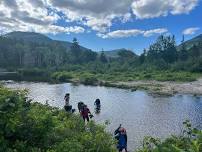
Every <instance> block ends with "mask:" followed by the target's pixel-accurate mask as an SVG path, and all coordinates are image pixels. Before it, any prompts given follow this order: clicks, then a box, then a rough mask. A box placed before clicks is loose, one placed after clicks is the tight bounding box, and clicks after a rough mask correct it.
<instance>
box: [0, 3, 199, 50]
mask: <svg viewBox="0 0 202 152" xmlns="http://www.w3.org/2000/svg"><path fill="white" fill-rule="evenodd" d="M0 21H1V22H0V32H1V33H3V34H4V33H8V32H11V31H32V32H38V33H42V34H46V35H47V36H49V37H51V38H52V39H57V40H63V41H72V39H73V38H74V37H76V38H77V39H78V40H79V43H80V45H82V46H84V47H87V48H90V49H92V50H94V51H100V50H102V49H104V50H113V49H118V48H126V49H131V50H133V51H134V52H136V53H137V54H140V53H141V52H142V50H143V49H144V48H147V47H148V46H149V45H150V44H151V43H153V42H154V41H155V39H156V38H157V37H158V36H159V35H160V34H174V35H175V37H176V41H177V43H180V41H181V39H182V35H183V34H185V39H186V40H188V39H190V38H192V37H194V36H196V35H199V34H200V33H202V30H201V28H202V2H201V1H200V0H167V1H165V0H119V1H117V0H60V1H58V0H35V1H32V0H2V1H0Z"/></svg>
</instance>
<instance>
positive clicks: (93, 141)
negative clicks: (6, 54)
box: [0, 87, 115, 152]
mask: <svg viewBox="0 0 202 152" xmlns="http://www.w3.org/2000/svg"><path fill="white" fill-rule="evenodd" d="M86 128H88V130H86ZM0 145H1V146H0V151H5V152H7V151H8V152H10V151H19V152H27V151H33V152H34V151H47V152H90V151H98V152H103V151H105V152H113V151H115V149H114V141H113V139H112V137H111V135H109V134H108V133H106V132H105V131H104V126H101V125H96V124H95V123H94V122H93V121H91V122H90V123H88V125H87V126H86V127H85V125H84V122H83V120H82V119H81V118H80V116H78V115H75V114H69V113H66V112H65V111H63V110H59V109H58V108H53V107H50V106H45V105H42V104H39V103H30V101H27V98H26V92H21V91H11V90H8V89H5V88H2V87H1V88H0Z"/></svg>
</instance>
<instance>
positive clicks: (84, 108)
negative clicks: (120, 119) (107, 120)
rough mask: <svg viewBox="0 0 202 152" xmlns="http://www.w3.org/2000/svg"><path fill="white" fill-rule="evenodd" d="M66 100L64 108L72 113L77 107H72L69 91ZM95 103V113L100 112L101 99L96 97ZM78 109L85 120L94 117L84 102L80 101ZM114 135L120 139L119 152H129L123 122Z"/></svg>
mask: <svg viewBox="0 0 202 152" xmlns="http://www.w3.org/2000/svg"><path fill="white" fill-rule="evenodd" d="M64 100H65V106H64V109H65V110H66V111H67V112H71V113H73V112H75V109H72V106H71V105H70V103H69V101H70V94H69V93H67V94H66V95H65V97H64ZM94 105H95V113H99V112H100V108H101V102H100V99H96V100H95V102H94ZM78 111H79V113H80V115H81V117H82V118H83V120H84V122H89V120H90V119H91V118H92V117H93V115H92V113H91V112H90V110H89V108H88V107H87V105H86V104H84V103H83V102H79V103H78ZM114 137H115V139H117V141H118V144H117V149H118V150H119V152H122V151H123V150H125V152H127V134H126V129H125V128H123V127H122V126H121V124H120V125H119V127H118V128H117V129H116V130H115V131H114Z"/></svg>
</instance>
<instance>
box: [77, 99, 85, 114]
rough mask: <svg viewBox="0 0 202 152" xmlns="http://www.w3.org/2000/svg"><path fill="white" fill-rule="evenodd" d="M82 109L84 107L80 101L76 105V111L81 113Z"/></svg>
mask: <svg viewBox="0 0 202 152" xmlns="http://www.w3.org/2000/svg"><path fill="white" fill-rule="evenodd" d="M83 107H84V103H83V102H81V101H80V102H79V103H78V110H79V112H81V110H82V109H83Z"/></svg>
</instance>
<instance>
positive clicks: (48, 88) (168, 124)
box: [5, 82, 202, 150]
mask: <svg viewBox="0 0 202 152" xmlns="http://www.w3.org/2000/svg"><path fill="white" fill-rule="evenodd" d="M5 85H6V86H7V87H9V88H14V89H25V88H26V89H28V90H29V97H30V98H32V99H33V100H34V101H37V102H41V103H45V102H46V101H47V100H48V103H49V104H50V105H51V106H55V107H59V108H63V106H64V95H65V93H67V92H68V93H70V103H71V104H72V105H73V107H74V108H77V102H79V101H83V102H85V103H86V104H87V105H88V107H89V108H90V110H91V111H92V112H93V113H94V101H95V99H96V98H99V99H100V100H101V111H100V113H99V114H95V113H94V118H93V120H95V121H96V122H97V123H104V122H105V121H106V120H109V121H110V124H109V125H108V127H107V130H108V131H109V132H113V131H114V129H116V128H117V127H118V126H119V124H122V126H123V127H125V128H126V130H127V134H128V147H129V149H130V150H134V149H137V148H138V147H140V146H141V145H142V141H143V138H144V136H154V137H158V138H161V139H164V138H166V137H169V136H170V135H171V134H175V135H179V134H181V133H182V129H183V125H182V123H183V121H184V120H186V119H188V120H190V121H191V122H192V124H193V126H195V127H198V128H200V129H201V128H202V97H201V96H193V95H185V94H177V95H175V96H172V97H154V96H152V95H150V94H148V93H147V92H146V91H135V92H131V91H130V90H124V89H117V88H108V87H100V86H84V85H73V84H71V83H63V84H48V83H34V82H11V83H6V84H5Z"/></svg>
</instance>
